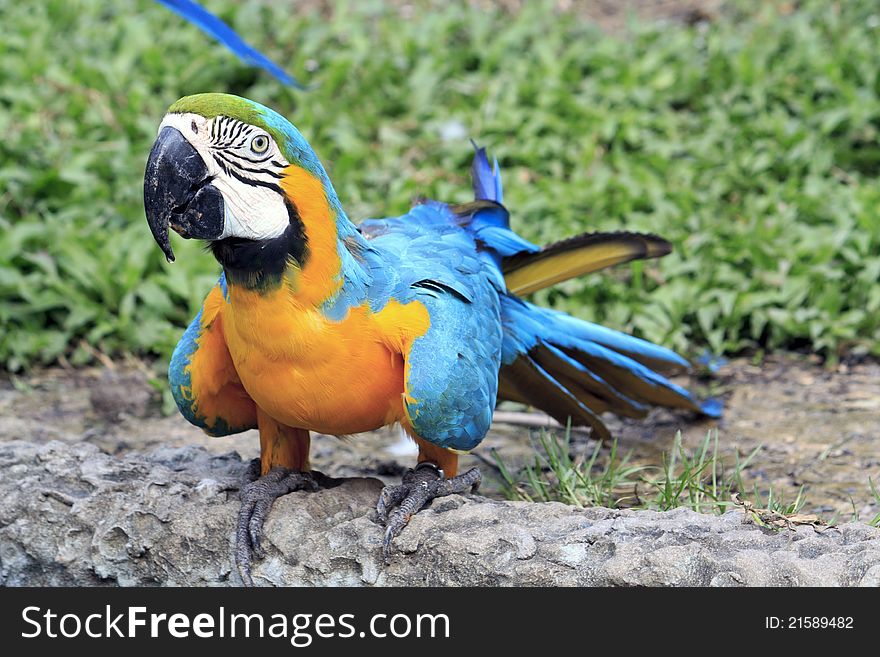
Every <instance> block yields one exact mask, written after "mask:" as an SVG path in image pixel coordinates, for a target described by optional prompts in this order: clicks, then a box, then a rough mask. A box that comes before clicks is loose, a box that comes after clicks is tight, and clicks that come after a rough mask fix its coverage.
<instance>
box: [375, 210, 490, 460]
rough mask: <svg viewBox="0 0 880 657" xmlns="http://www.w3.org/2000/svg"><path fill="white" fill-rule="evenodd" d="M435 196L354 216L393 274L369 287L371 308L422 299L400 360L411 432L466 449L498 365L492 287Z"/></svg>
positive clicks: (486, 419)
mask: <svg viewBox="0 0 880 657" xmlns="http://www.w3.org/2000/svg"><path fill="white" fill-rule="evenodd" d="M459 219H460V218H459V217H458V216H457V215H456V213H455V212H454V211H453V210H452V209H451V208H450V207H449V206H447V205H445V204H443V203H436V202H427V203H424V204H422V205H417V206H416V207H414V208H413V209H412V210H410V212H409V213H407V214H406V215H404V216H402V217H396V218H393V219H380V220H371V221H367V222H364V223H362V224H361V231H362V232H363V233H364V234H365V235H367V236H368V237H370V238H371V239H370V240H369V244H370V245H371V246H373V247H375V249H376V250H377V252H379V253H382V254H383V257H384V258H385V266H384V268H383V271H386V272H388V271H393V272H394V278H393V279H385V281H384V284H383V285H378V286H377V285H374V286H372V288H371V298H370V304H371V306H372V307H373V308H374V309H376V308H379V307H381V306H382V305H383V304H384V303H385V302H386V300H387V298H391V297H393V298H395V299H397V300H399V301H401V302H403V303H406V302H408V301H413V300H415V301H418V302H420V303H421V304H423V305H424V306H425V308H426V309H427V311H428V315H429V317H430V321H431V324H430V327H429V328H428V331H427V332H426V333H425V334H424V335H423V336H421V337H419V338H417V339H416V340H415V341H414V343H413V345H412V347H411V348H410V351H409V353H408V354H404V360H405V366H406V370H405V381H404V384H405V390H406V403H405V405H406V411H407V415H408V418H409V420H410V424H411V425H412V427H413V429H414V430H415V432H416V434H418V436H419V437H421V438H423V439H425V440H428V441H430V442H432V443H434V444H436V445H439V446H440V447H446V448H451V449H456V450H463V451H466V450H470V449H473V448H474V447H476V446H477V444H479V442H480V441H481V440H482V439H483V437H484V436H485V435H486V432H487V431H488V430H489V426H490V425H491V423H492V413H493V411H494V409H495V402H496V397H497V393H498V368H499V367H500V365H501V342H502V330H501V317H500V302H499V294H500V290H501V289H503V285H504V282H503V279H502V278H501V272H500V270H499V269H498V267H497V265H496V263H495V262H494V260H493V258H492V257H491V256H490V255H489V254H487V253H483V252H480V251H479V250H478V248H477V244H476V241H475V239H474V237H473V235H472V234H470V233H469V232H468V231H465V230H462V228H461V226H460V225H459Z"/></svg>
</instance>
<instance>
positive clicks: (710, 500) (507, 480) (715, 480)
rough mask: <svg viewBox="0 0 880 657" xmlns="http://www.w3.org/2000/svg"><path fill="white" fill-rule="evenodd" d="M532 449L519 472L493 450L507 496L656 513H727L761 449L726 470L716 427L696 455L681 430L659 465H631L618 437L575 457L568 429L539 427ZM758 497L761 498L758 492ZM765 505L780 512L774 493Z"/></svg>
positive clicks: (536, 500) (527, 499)
mask: <svg viewBox="0 0 880 657" xmlns="http://www.w3.org/2000/svg"><path fill="white" fill-rule="evenodd" d="M534 449H535V460H534V463H532V464H528V465H526V466H525V467H524V468H522V470H521V471H520V472H518V473H515V474H514V473H512V472H511V470H510V468H509V467H508V466H507V465H506V464H505V463H504V462H503V461H502V460H501V458H500V457H499V456H498V454H497V453H494V452H493V456H494V457H495V463H496V465H497V466H498V471H499V473H500V475H501V479H502V484H503V486H504V491H505V494H506V496H507V497H508V498H509V499H519V500H525V501H529V502H564V503H566V504H573V505H575V506H579V507H587V506H606V507H610V508H635V509H651V510H655V511H669V510H671V509H677V508H680V507H685V508H689V509H691V510H693V511H697V512H698V513H724V512H725V511H726V510H728V509H729V508H731V507H733V506H735V504H734V502H733V501H732V499H731V496H732V494H733V493H736V492H741V491H743V490H745V486H744V484H743V477H742V474H743V471H744V470H745V469H746V468H748V466H749V464H750V463H751V462H752V460H753V459H754V458H755V456H756V455H757V454H758V452H759V451H760V447H759V448H756V449H755V450H754V451H753V452H752V453H750V454H749V455H748V456H747V457H746V458H744V459H742V460H739V458H737V461H736V463H735V465H734V466H733V467H732V468H726V469H725V468H724V466H723V464H722V463H721V460H720V459H719V458H718V432H717V431H712V432H709V433H708V434H707V435H706V438H705V440H704V441H703V444H702V445H701V447H700V449H699V450H697V452H696V453H694V454H689V453H688V452H687V451H686V450H685V449H684V447H683V446H682V442H681V433H680V432H678V433H676V436H675V441H674V443H673V447H672V450H671V451H670V452H668V453H664V454H663V458H662V465H661V466H647V465H642V466H637V465H631V464H630V458H631V457H630V455H629V454H626V455H624V456H623V457H621V456H620V455H619V454H618V451H617V441H614V442H613V443H612V444H611V448H610V451H609V453H608V454H607V455H601V444H600V443H596V444H595V446H594V448H593V450H592V451H591V452H590V453H589V454H586V453H585V454H582V455H578V456H574V457H572V452H573V451H574V450H573V447H572V445H571V433H570V431H566V432H565V433H564V434H563V436H562V437H559V436H556V435H555V434H552V433H548V432H546V431H541V432H540V433H539V434H538V436H537V442H536V444H535V445H534ZM755 499H756V500H760V495H759V494H758V492H757V490H756V491H755ZM759 506H760V505H759ZM766 508H767V509H773V510H781V509H780V502H779V500H778V497H777V498H776V499H775V500H774V496H773V493H772V491H771V492H770V495H769V499H768V502H767V505H766Z"/></svg>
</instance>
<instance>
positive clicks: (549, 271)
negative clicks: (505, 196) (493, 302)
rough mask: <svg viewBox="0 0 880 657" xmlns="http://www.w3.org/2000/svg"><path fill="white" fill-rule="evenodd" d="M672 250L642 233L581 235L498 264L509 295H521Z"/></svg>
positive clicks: (662, 241) (651, 236)
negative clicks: (500, 264)
mask: <svg viewBox="0 0 880 657" xmlns="http://www.w3.org/2000/svg"><path fill="white" fill-rule="evenodd" d="M671 250H672V247H671V245H670V244H669V242H667V241H666V240H664V239H663V238H661V237H657V236H656V235H650V234H645V233H584V234H583V235H578V236H577V237H572V238H569V239H567V240H563V241H562V242H556V243H555V244H550V245H548V246H545V247H544V248H543V249H541V250H540V251H537V252H534V253H518V254H515V255H513V256H510V257H507V258H505V259H504V261H503V263H502V271H503V273H504V280H505V282H506V283H507V289H508V291H510V292H511V293H512V294H516V295H525V294H531V293H532V292H536V291H537V290H541V289H543V288H545V287H550V286H551V285H555V284H556V283H561V282H562V281H566V280H568V279H569V278H576V277H578V276H583V275H584V274H589V273H590V272H594V271H598V270H600V269H605V268H606V267H611V266H613V265H617V264H621V263H624V262H629V261H631V260H637V259H642V258H659V257H661V256H664V255H666V254H667V253H669V252H670V251H671Z"/></svg>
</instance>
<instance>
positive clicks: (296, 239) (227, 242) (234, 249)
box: [210, 197, 309, 290]
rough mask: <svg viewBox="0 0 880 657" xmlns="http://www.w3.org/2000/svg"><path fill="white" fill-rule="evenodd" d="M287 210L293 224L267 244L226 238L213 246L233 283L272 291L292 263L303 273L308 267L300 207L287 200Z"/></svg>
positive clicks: (285, 203)
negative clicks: (305, 267) (303, 268)
mask: <svg viewBox="0 0 880 657" xmlns="http://www.w3.org/2000/svg"><path fill="white" fill-rule="evenodd" d="M284 206H285V207H286V208H287V216H288V218H289V222H288V224H287V228H285V229H284V232H283V233H282V234H281V235H279V236H278V237H273V238H272V239H267V240H248V239H243V238H241V237H226V238H224V239H222V240H217V241H216V242H211V244H210V247H211V251H212V252H213V253H214V257H215V258H217V261H218V262H219V263H220V264H221V265H222V266H223V270H224V271H225V272H226V279H227V280H228V281H229V282H230V283H232V284H233V285H241V286H242V287H245V288H248V289H252V290H269V289H273V288H275V287H277V286H278V285H280V284H281V280H282V278H283V276H284V272H285V270H286V269H287V266H288V264H289V263H291V262H293V263H294V264H296V265H297V266H298V267H299V268H300V269H301V268H302V267H303V266H304V265H305V262H306V259H307V258H308V251H309V249H308V242H307V240H306V234H305V227H304V226H303V223H302V220H301V219H300V216H299V212H298V211H297V209H296V206H295V205H294V204H293V203H291V202H290V199H288V198H287V197H285V198H284Z"/></svg>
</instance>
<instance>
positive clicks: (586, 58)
mask: <svg viewBox="0 0 880 657" xmlns="http://www.w3.org/2000/svg"><path fill="white" fill-rule="evenodd" d="M205 4H206V5H207V6H209V7H210V8H211V9H213V10H215V11H217V12H218V13H219V14H220V15H221V16H223V17H224V18H225V19H226V20H228V21H229V22H230V23H232V24H233V25H234V26H235V27H236V28H237V29H238V30H240V31H241V33H242V34H244V35H245V36H246V37H247V38H248V39H249V40H250V41H252V42H253V43H254V44H255V45H256V46H258V47H260V48H261V49H263V50H265V51H266V52H267V53H268V54H270V55H271V56H272V57H273V58H274V59H276V60H277V61H280V62H283V63H285V65H286V66H287V68H288V69H289V70H290V71H291V72H292V73H294V74H295V75H296V76H297V77H298V78H300V79H301V80H304V81H306V82H308V83H311V84H314V85H316V86H315V88H314V89H313V90H312V91H310V92H308V93H298V92H295V91H292V90H289V89H285V88H282V87H281V86H280V85H279V84H278V83H276V82H275V81H274V80H272V79H271V78H269V77H268V76H267V75H265V74H262V73H260V72H258V71H255V70H252V69H250V68H248V67H246V66H244V65H242V64H240V63H238V61H237V60H236V59H234V57H233V56H231V55H229V54H227V53H226V52H225V51H224V50H223V49H222V48H221V47H220V46H218V45H216V44H214V43H213V42H211V41H210V40H208V39H207V38H206V37H205V36H204V35H202V34H201V33H200V32H199V31H198V30H196V29H195V28H193V27H191V26H188V25H186V24H184V23H183V21H182V20H181V19H179V18H178V17H177V16H175V15H173V14H172V13H170V12H168V11H166V10H165V9H163V8H161V7H160V6H159V5H157V4H156V3H154V2H152V1H150V0H140V1H137V2H125V3H108V2H103V1H101V0H46V1H45V2H40V3H34V2H18V1H16V0H0V24H2V25H3V39H2V44H0V53H2V57H0V133H2V135H3V139H2V140H0V326H2V328H0V367H5V368H6V369H8V370H11V371H17V370H20V369H22V368H26V367H29V366H32V365H34V364H39V363H51V362H54V361H56V360H58V359H59V358H67V359H70V360H71V361H72V362H73V363H74V364H78V363H85V362H88V361H90V360H92V359H93V358H94V357H95V350H98V351H100V352H103V353H106V354H110V355H118V354H121V353H126V352H130V353H134V354H138V355H143V356H148V357H159V359H160V360H161V359H165V358H167V357H168V355H169V353H170V350H171V349H172V348H173V345H174V343H175V341H176V339H177V337H178V335H179V333H180V330H181V327H183V326H184V325H185V323H186V322H187V320H188V318H189V317H190V316H191V315H192V314H193V313H194V312H195V311H196V310H197V307H198V305H199V302H200V301H201V298H202V296H203V295H204V294H205V292H206V291H207V289H208V288H209V286H210V285H211V282H212V280H213V279H214V277H215V276H216V274H217V265H216V263H215V262H214V261H213V260H212V259H211V257H210V256H209V255H207V254H205V253H202V252H201V250H200V248H199V246H198V245H197V244H192V243H185V244H184V243H178V244H176V245H175V250H176V251H177V252H178V260H177V262H176V263H175V264H174V265H170V266H169V265H167V264H166V263H164V261H163V259H162V256H161V253H160V252H159V250H158V249H157V248H156V247H155V246H154V245H153V243H152V241H151V239H150V236H149V232H148V230H147V227H146V222H145V220H144V217H143V208H142V201H141V185H142V175H143V167H144V163H145V160H146V156H147V153H148V150H149V146H150V143H151V141H152V139H153V138H154V136H155V131H156V127H157V125H158V122H159V120H160V119H161V116H162V114H163V112H164V110H165V108H166V107H167V106H168V105H169V104H170V103H171V102H173V101H174V100H176V99H177V98H178V97H179V96H182V95H184V94H189V93H194V92H199V91H227V92H232V93H238V94H241V95H246V96H249V97H251V98H254V99H256V100H258V101H261V102H264V103H266V104H269V105H271V106H274V107H276V108H277V109H279V110H280V111H282V112H283V113H285V114H286V115H287V116H289V117H290V118H292V119H293V120H294V122H295V123H296V124H297V125H298V126H299V127H300V129H301V130H302V131H303V133H304V134H305V135H306V136H307V138H308V139H309V140H310V141H311V143H312V144H313V146H314V147H315V149H316V150H317V152H318V153H319V155H320V156H321V157H322V158H323V159H324V161H325V162H326V163H327V164H328V167H329V170H330V173H331V176H332V178H333V180H334V181H335V183H336V186H337V189H338V191H339V193H340V196H341V198H342V199H343V203H344V204H345V205H346V207H347V208H348V211H349V213H350V215H351V216H352V217H353V218H362V217H366V216H376V215H386V214H395V213H402V212H404V211H405V210H406V209H407V207H408V204H409V202H410V201H411V199H412V198H413V197H415V196H418V195H427V196H432V197H436V198H441V199H444V200H450V201H463V200H466V199H467V198H468V187H467V167H468V163H469V158H470V148H469V145H468V143H467V141H466V139H465V138H463V137H458V138H454V139H446V140H444V135H447V136H448V135H449V134H450V132H453V133H454V132H455V130H451V129H450V128H451V127H455V126H462V127H463V128H464V132H465V133H466V134H467V135H468V136H473V137H475V138H477V139H479V141H480V142H481V143H483V144H485V145H487V146H489V147H490V148H491V150H492V152H493V153H494V154H496V155H497V156H498V157H499V159H500V162H501V165H502V167H503V170H504V172H505V174H506V177H505V183H506V184H505V191H506V201H507V204H508V206H509V207H510V209H511V211H512V214H513V223H514V225H515V227H516V228H517V229H518V230H519V231H520V232H521V233H522V234H523V235H525V236H526V237H527V238H529V239H532V240H536V241H539V242H546V241H551V240H556V239H559V238H562V237H565V236H568V235H571V234H573V233H576V232H579V231H585V230H619V229H628V230H646V231H653V232H656V233H659V234H661V235H663V236H665V237H667V238H668V239H670V240H671V241H672V242H673V243H674V245H675V252H674V253H673V254H672V255H671V256H669V257H667V258H665V259H663V260H662V261H661V262H659V263H650V264H636V265H635V266H633V267H624V268H621V269H620V270H617V271H615V272H614V273H613V274H611V275H609V276H598V277H596V276H594V277H590V278H588V279H585V280H578V281H570V282H567V283H565V284H563V285H560V286H558V287H557V288H555V289H553V290H551V291H548V292H543V293H539V294H538V295H537V296H538V301H539V302H541V303H551V304H552V305H554V306H556V307H558V308H562V309H565V310H568V311H570V312H572V313H574V314H576V315H578V316H580V317H584V318H586V319H590V320H595V321H599V322H602V323H603V324H606V325H608V326H611V327H614V328H619V329H623V330H626V331H631V332H634V333H636V334H638V335H641V336H643V337H646V338H648V339H650V340H653V341H656V342H659V343H662V344H665V345H668V346H670V347H673V348H675V349H678V350H680V351H682V352H684V353H690V354H693V353H694V352H696V351H698V350H701V349H703V348H704V347H708V348H710V349H711V350H712V351H714V352H716V353H724V352H726V353H732V352H739V351H742V350H749V349H778V348H789V349H791V348H795V349H809V350H815V351H819V352H822V353H824V354H825V355H827V356H830V357H832V358H834V357H836V356H837V355H839V354H841V353H846V352H855V353H873V354H880V285H878V279H880V186H878V184H877V175H878V173H880V144H878V133H880V74H878V69H877V66H876V57H877V43H878V40H880V27H878V23H880V18H878V17H880V12H878V9H877V6H876V3H875V2H872V1H870V0H864V1H855V0H854V1H850V2H845V3H827V2H820V1H813V2H805V3H802V4H803V7H802V8H801V9H800V10H798V11H796V12H794V13H785V12H784V11H781V10H780V7H782V6H783V5H781V4H778V3H772V2H771V3H750V2H740V3H737V4H735V6H734V9H732V10H729V11H728V12H726V13H725V14H724V15H722V16H721V17H720V18H719V20H717V21H715V22H713V23H712V24H711V25H709V26H707V27H687V26H681V25H675V24H663V25H633V26H632V27H631V29H630V32H629V33H628V34H627V35H625V38H621V37H620V36H609V35H603V34H602V33H600V32H599V31H598V29H597V28H596V27H595V26H593V25H590V24H588V23H586V22H584V21H583V20H582V19H579V18H578V17H577V16H573V15H557V14H555V13H554V12H552V11H549V10H547V8H546V7H545V6H543V5H542V4H541V3H538V2H536V3H525V4H526V8H525V9H524V10H523V11H522V12H521V13H519V14H516V15H510V14H504V13H502V12H501V11H500V10H497V9H485V8H483V9H479V10H474V9H470V8H468V6H467V5H464V4H459V3H442V4H441V3H433V4H432V6H431V7H430V10H426V9H425V5H423V4H419V7H420V10H418V11H416V12H415V16H416V17H417V18H415V19H409V20H407V19H403V18H401V17H400V15H399V13H398V12H397V11H396V10H395V9H393V8H387V7H386V6H385V5H384V4H383V3H379V2H357V3H354V2H352V3H349V4H348V5H347V9H346V10H345V11H342V10H339V11H335V12H333V13H332V14H331V15H329V16H328V15H325V14H321V13H319V12H318V11H317V10H314V9H309V10H300V11H298V10H297V9H296V7H297V6H298V5H297V3H295V2H290V3H283V2H266V1H264V2H248V3H241V4H239V3H236V2H233V1H232V0H206V1H205ZM417 4H418V3H417ZM789 4H790V3H785V5H789ZM309 6H314V5H313V3H309ZM459 132H460V131H459Z"/></svg>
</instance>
